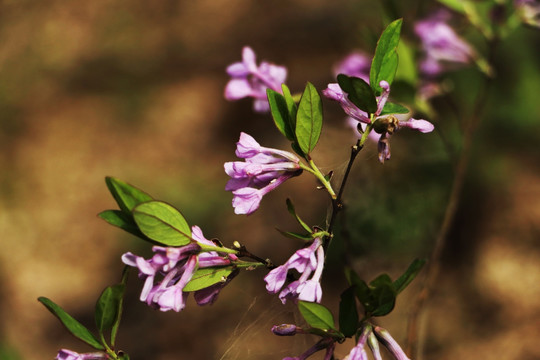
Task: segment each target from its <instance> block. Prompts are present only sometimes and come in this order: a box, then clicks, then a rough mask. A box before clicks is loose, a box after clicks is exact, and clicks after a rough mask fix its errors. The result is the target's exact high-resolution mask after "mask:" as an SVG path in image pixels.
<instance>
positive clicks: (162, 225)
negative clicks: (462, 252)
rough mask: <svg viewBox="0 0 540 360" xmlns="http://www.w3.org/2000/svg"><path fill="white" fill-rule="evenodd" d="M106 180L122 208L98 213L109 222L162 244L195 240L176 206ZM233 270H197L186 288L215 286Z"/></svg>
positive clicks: (179, 243)
mask: <svg viewBox="0 0 540 360" xmlns="http://www.w3.org/2000/svg"><path fill="white" fill-rule="evenodd" d="M105 182H106V184H107V187H108V188H109V191H110V192H111V194H112V196H113V197H114V199H115V200H116V203H117V204H118V206H119V207H120V210H105V211H103V212H101V213H99V215H98V216H99V217H100V218H102V219H103V220H105V221H106V222H108V223H109V224H111V225H113V226H116V227H119V228H120V229H122V230H125V231H127V232H128V233H130V234H133V235H135V236H137V237H139V238H141V239H142V240H145V241H147V242H150V243H152V244H157V245H160V246H183V245H187V244H189V243H190V242H192V241H194V240H193V238H192V237H191V228H190V226H189V224H188V222H187V221H186V219H185V218H184V216H183V215H182V213H181V212H180V210H178V209H176V208H175V207H174V206H172V205H170V204H168V203H166V202H163V201H159V200H154V199H153V198H152V197H151V196H150V195H148V194H147V193H145V192H144V191H142V190H140V189H138V188H136V187H135V186H132V185H130V184H128V183H126V182H124V181H122V180H119V179H116V178H113V177H106V178H105ZM222 250H225V248H223V249H222ZM233 271H235V268H234V267H232V266H229V267H221V268H218V267H212V268H202V269H198V270H197V271H196V272H195V274H193V277H192V278H191V280H190V282H189V283H188V284H187V285H186V287H185V288H184V291H186V292H192V291H197V290H200V289H204V288H206V287H209V286H211V285H214V284H216V283H218V282H221V281H223V279H225V278H227V277H228V276H229V275H231V273H232V272H233Z"/></svg>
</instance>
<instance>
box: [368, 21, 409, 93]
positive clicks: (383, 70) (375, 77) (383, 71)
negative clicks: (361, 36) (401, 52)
mask: <svg viewBox="0 0 540 360" xmlns="http://www.w3.org/2000/svg"><path fill="white" fill-rule="evenodd" d="M402 22H403V20H402V19H398V20H395V21H393V22H392V23H390V25H388V26H387V27H386V29H385V30H384V31H383V33H382V34H381V37H380V38H379V41H378V42H377V48H376V49H375V55H374V56H373V60H372V62H371V69H370V71H369V83H370V85H371V88H372V89H373V92H374V93H375V95H379V94H380V93H381V92H382V89H381V87H380V85H379V83H380V82H381V81H382V80H386V81H387V82H388V84H390V85H391V84H392V81H393V80H394V77H395V75H396V71H397V66H398V54H397V52H396V48H397V46H398V43H399V36H400V33H401V24H402Z"/></svg>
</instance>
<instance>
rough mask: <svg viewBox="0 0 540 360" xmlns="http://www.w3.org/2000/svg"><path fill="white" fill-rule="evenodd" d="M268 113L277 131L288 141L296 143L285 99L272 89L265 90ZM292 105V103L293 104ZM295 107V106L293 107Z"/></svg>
mask: <svg viewBox="0 0 540 360" xmlns="http://www.w3.org/2000/svg"><path fill="white" fill-rule="evenodd" d="M266 95H267V97H268V104H269V105H270V112H271V113H272V118H273V119H274V124H275V125H276V127H277V128H278V130H279V131H280V132H281V133H282V134H283V136H285V137H286V138H287V139H289V140H290V141H296V138H295V134H294V127H293V124H292V121H291V120H292V119H293V117H291V113H290V112H289V108H288V106H287V101H286V100H285V97H284V96H283V95H281V94H280V93H278V92H277V91H274V90H272V89H267V90H266ZM293 104H294V102H293ZM295 106H296V105H295Z"/></svg>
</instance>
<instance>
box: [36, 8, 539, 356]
mask: <svg viewBox="0 0 540 360" xmlns="http://www.w3.org/2000/svg"><path fill="white" fill-rule="evenodd" d="M442 2H444V3H446V4H447V5H449V6H450V7H452V9H453V10H454V11H457V12H458V13H461V14H462V15H465V16H466V17H467V18H468V19H469V20H470V21H471V23H472V24H473V25H474V26H477V28H478V29H479V31H481V32H482V33H483V34H485V35H486V38H487V39H488V40H489V42H490V44H494V42H495V41H498V40H499V37H500V36H502V34H503V33H504V32H503V31H499V30H497V29H498V28H497V26H494V25H493V24H489V23H486V22H485V21H483V20H479V19H481V18H482V17H481V16H479V13H478V11H477V10H478V9H476V8H474V6H473V5H471V4H469V3H467V4H466V5H463V4H461V2H455V1H453V0H444V1H442ZM516 6H518V9H519V12H520V16H522V17H525V18H526V23H528V24H530V23H531V22H533V20H534V18H535V16H536V14H532V12H533V10H534V7H533V5H532V4H531V3H529V2H523V1H520V2H518V3H517V5H516ZM475 9H476V10H475ZM531 9H532V10H531ZM449 21H450V15H449V13H448V12H447V11H439V12H437V13H435V14H432V15H431V16H429V17H426V18H425V19H423V20H420V21H418V22H417V23H416V25H415V26H414V31H415V33H416V35H417V36H418V37H419V40H420V43H421V47H422V55H421V60H420V61H419V66H418V70H419V71H418V72H417V73H415V76H416V77H415V79H414V82H415V84H414V85H417V87H418V90H417V92H416V93H415V94H413V95H414V96H412V98H413V99H414V102H413V104H409V106H410V107H411V108H409V107H407V106H404V105H401V104H398V103H397V102H393V99H392V98H391V88H392V85H393V83H394V80H395V78H396V73H397V69H398V52H399V51H398V50H399V48H398V46H399V43H400V37H401V28H402V24H403V23H402V20H401V19H397V20H395V21H392V22H391V23H390V24H388V26H387V27H386V28H385V29H384V31H383V32H382V34H381V36H380V38H379V41H378V42H377V46H376V49H375V52H374V55H373V57H372V58H371V59H370V58H369V57H368V55H366V53H364V52H355V53H353V54H352V55H351V56H349V57H347V58H346V59H345V60H344V61H343V62H341V63H340V64H339V65H338V66H337V67H336V68H335V70H334V71H335V75H336V82H335V83H330V84H328V86H327V88H326V89H324V90H323V91H322V94H323V98H327V99H329V100H331V101H333V102H336V103H337V104H339V106H340V107H341V109H342V110H343V112H344V113H345V115H347V117H348V122H349V123H352V124H353V127H354V129H355V131H356V134H357V136H358V139H357V140H356V142H355V144H353V145H352V146H351V152H350V157H349V160H348V163H347V166H346V169H345V171H344V174H343V177H342V179H341V182H340V183H339V184H334V183H333V179H332V174H333V172H330V173H328V174H324V173H323V172H322V171H321V170H320V167H319V166H318V165H317V159H316V157H315V156H314V155H313V151H314V149H315V147H316V146H317V144H318V142H319V139H320V137H321V134H322V127H323V111H322V100H323V99H322V98H321V96H320V95H319V92H318V91H317V89H316V88H315V86H314V85H313V84H311V83H309V82H308V83H307V84H306V86H305V88H304V90H303V92H302V94H301V96H300V97H298V96H296V95H292V94H291V91H290V90H289V88H288V86H287V85H286V84H285V80H286V78H287V69H286V68H285V67H284V66H278V65H274V64H272V63H269V62H266V61H263V62H261V63H260V65H257V62H256V55H255V52H254V51H253V50H252V49H251V48H250V47H244V48H243V50H242V60H241V61H240V62H236V63H233V64H232V65H230V66H229V67H227V69H226V71H227V73H228V74H229V75H230V76H231V79H230V81H229V82H228V83H227V85H226V86H225V92H224V96H225V98H226V99H228V100H238V99H241V98H245V97H250V98H253V99H254V103H253V108H254V110H255V111H257V112H269V113H270V115H271V117H272V119H273V121H274V124H275V126H276V128H277V129H278V131H279V132H280V133H281V134H282V135H283V136H284V137H285V138H286V139H287V140H288V141H289V142H290V144H291V149H292V151H286V150H282V149H275V148H270V147H265V146H262V145H261V144H259V142H258V141H257V140H255V138H253V137H252V136H251V135H249V134H247V133H245V132H241V133H240V136H239V140H238V142H237V143H236V151H235V154H236V156H237V157H238V158H239V159H240V160H237V161H229V162H226V163H225V164H224V171H225V173H226V174H227V175H228V176H229V177H230V179H229V180H228V182H227V184H226V185H225V190H226V191H230V192H231V193H232V207H233V209H234V212H235V213H236V214H239V215H250V214H253V213H254V212H255V211H257V210H258V209H259V207H260V206H261V202H262V199H263V197H264V196H266V195H268V194H270V193H271V192H272V191H273V190H274V189H276V188H277V187H278V186H280V185H281V184H283V183H284V182H286V181H288V180H290V179H292V178H295V177H297V176H301V175H304V174H309V175H308V176H310V175H311V176H313V177H314V178H315V180H316V182H317V185H318V188H320V189H324V190H325V191H326V192H327V193H328V196H329V201H330V205H331V213H330V218H329V221H328V223H327V224H326V226H325V227H320V226H317V225H310V224H308V223H306V222H305V221H304V220H302V218H301V216H300V215H299V214H298V213H297V212H296V209H295V207H294V205H293V203H292V201H291V200H290V199H287V210H288V212H289V213H290V214H291V215H293V216H294V218H295V219H296V221H297V222H298V223H299V225H300V226H301V228H302V230H303V232H302V233H293V232H285V231H282V234H284V235H286V236H288V237H294V238H296V239H300V240H302V241H303V245H302V246H301V247H300V248H299V249H298V250H296V251H295V252H294V253H293V254H291V255H290V257H289V258H288V260H287V261H285V262H284V263H283V264H281V265H277V266H276V265H274V264H273V263H272V261H271V260H270V259H266V258H264V257H261V256H259V255H255V254H252V253H251V252H250V251H248V250H247V249H246V247H245V246H244V245H242V244H241V243H240V242H238V241H233V243H232V246H230V247H227V246H225V245H223V244H222V243H221V242H220V241H218V240H216V239H213V240H209V239H207V238H206V237H205V235H204V234H203V231H202V229H201V228H199V227H198V226H196V225H190V224H189V223H188V221H187V220H186V218H185V217H184V215H183V214H182V213H181V212H180V210H178V209H176V208H175V207H174V206H172V205H170V204H168V203H166V202H163V201H160V200H156V199H154V198H153V197H152V196H150V195H149V194H147V193H146V192H144V191H142V190H141V189H138V188H136V187H134V186H132V185H130V184H128V183H126V182H124V181H122V180H119V179H116V178H113V177H107V178H106V184H107V187H108V189H109V191H110V193H111V195H112V196H113V198H114V200H115V201H116V203H117V205H118V209H115V210H105V211H103V212H102V213H100V214H99V216H100V218H102V219H103V220H105V221H106V222H107V223H109V224H111V225H113V226H115V227H118V228H120V229H122V230H124V231H126V232H128V233H130V234H132V235H134V236H136V237H138V238H140V239H141V240H143V241H145V242H147V243H148V244H151V245H152V252H153V254H152V256H151V257H150V258H144V257H142V256H139V255H136V254H133V253H131V252H126V253H125V254H123V255H122V258H121V261H122V262H123V263H124V264H125V265H126V269H128V268H135V269H136V270H137V275H138V278H139V280H140V281H141V283H142V285H141V288H142V289H141V292H140V296H139V299H140V301H142V302H144V303H145V304H147V305H148V306H150V307H152V308H154V309H159V310H160V311H163V312H167V311H170V310H173V311H176V312H179V311H182V310H184V309H185V308H186V306H187V300H188V298H189V294H190V293H193V298H194V299H195V302H196V303H197V305H199V306H204V305H211V304H213V303H214V302H215V301H217V299H218V296H219V294H220V292H221V291H225V290H224V289H225V288H226V286H227V284H229V283H230V282H231V281H233V280H234V279H236V278H237V277H239V278H241V276H239V275H240V273H241V272H242V271H243V270H245V271H253V270H256V269H259V270H262V271H267V274H266V275H265V277H264V282H265V288H266V291H267V292H268V293H269V294H271V295H277V297H278V298H279V300H280V301H281V302H282V303H283V304H285V303H286V302H293V303H295V304H297V306H298V310H299V312H300V314H301V315H302V317H303V319H304V322H305V325H302V326H300V325H297V324H281V325H276V326H274V327H272V332H273V333H274V334H275V335H279V336H295V335H297V334H298V335H302V334H311V335H316V336H318V337H319V340H318V341H316V342H315V344H314V345H313V346H312V347H310V348H309V349H307V350H306V351H305V352H304V353H302V354H300V355H299V356H296V357H286V358H284V360H285V359H307V358H308V357H310V356H311V355H312V354H314V353H316V352H318V351H323V350H324V351H325V355H324V358H325V359H326V360H331V359H335V356H334V352H335V349H336V347H337V346H338V345H340V344H342V343H343V342H344V341H345V340H346V339H347V338H353V337H354V339H355V346H354V347H353V348H352V349H350V351H349V353H348V355H347V356H346V357H345V358H344V359H348V360H364V359H367V358H368V351H369V352H370V353H371V356H372V357H373V358H374V359H376V360H377V359H382V356H381V351H380V347H381V346H382V347H384V348H386V349H387V350H388V352H389V354H390V355H391V356H392V357H393V358H394V359H398V360H403V359H409V357H408V356H407V355H406V352H405V351H403V349H402V348H401V346H400V345H399V344H398V342H396V341H395V340H394V338H393V337H392V336H391V335H390V333H389V332H388V331H387V330H385V329H383V328H381V327H380V326H378V325H377V324H376V320H375V318H377V317H381V316H386V315H388V314H390V313H391V312H392V310H393V309H394V307H395V305H396V301H397V298H398V296H399V294H400V293H401V292H402V291H403V290H404V289H405V288H406V287H407V286H408V285H409V284H410V283H411V282H412V281H413V280H414V278H415V277H416V276H417V275H418V274H419V272H420V271H421V270H422V268H423V267H424V265H425V264H426V261H425V260H421V259H416V260H413V261H412V262H411V264H410V265H409V267H408V268H407V269H405V271H404V272H403V273H402V274H401V275H400V276H399V277H397V278H396V279H392V278H391V277H390V276H389V275H387V274H381V275H379V276H377V277H375V278H374V279H373V280H371V281H370V282H366V281H364V280H362V278H361V277H360V275H359V274H357V273H356V271H355V270H354V269H352V268H348V267H346V268H345V269H344V277H345V279H346V281H347V287H346V288H345V289H344V290H343V291H342V292H341V294H340V304H339V312H338V317H337V318H338V321H337V324H336V322H335V320H334V315H333V313H332V311H331V310H330V309H328V308H327V307H325V306H324V305H323V302H324V298H325V297H324V296H323V284H321V277H322V275H323V272H324V268H325V262H326V257H327V254H328V252H329V245H330V243H331V241H332V240H333V238H334V226H335V222H336V219H337V216H338V214H339V213H340V212H341V211H342V209H343V197H344V192H345V188H346V186H347V183H348V180H349V175H350V173H351V171H352V168H353V164H354V162H355V161H356V159H357V157H358V154H359V153H360V151H361V150H362V149H364V148H365V147H366V146H369V142H370V141H371V140H372V141H373V142H376V143H377V150H378V160H379V162H380V163H382V164H384V163H385V162H386V161H388V160H390V159H391V151H390V138H391V136H393V135H394V134H395V133H397V132H398V131H401V130H402V129H404V128H408V129H412V130H417V131H419V132H420V133H430V132H432V131H433V130H434V129H435V126H434V125H433V123H432V122H431V121H433V120H434V119H431V121H428V120H424V119H416V118H413V117H412V115H413V114H415V113H417V112H418V110H420V111H422V112H423V113H424V114H428V115H434V116H435V115H436V112H435V111H434V110H433V109H432V108H431V105H430V103H429V101H430V100H431V99H432V98H433V97H435V96H440V95H442V94H444V89H443V87H442V86H441V85H440V78H441V77H442V76H444V74H445V73H447V72H448V71H453V70H456V69H459V68H461V67H464V66H469V65H472V64H476V65H477V66H478V68H479V69H480V70H481V71H483V72H484V73H485V74H486V75H488V76H492V75H493V74H494V72H493V71H492V69H491V66H490V64H489V62H488V61H486V60H484V58H483V57H482V56H481V55H480V54H479V52H478V51H477V50H475V49H474V47H473V46H472V45H470V44H469V43H467V42H466V41H465V40H464V39H462V38H461V37H460V36H459V35H458V34H457V33H456V32H455V31H454V30H453V29H452V27H451V26H450V25H449ZM501 26H502V25H501ZM508 27H510V26H509V25H508ZM403 46H406V45H403ZM489 60H491V59H489ZM488 81H490V80H489V79H488ZM482 96H485V95H482ZM482 99H483V97H482ZM483 106H484V102H483V100H482V101H479V102H478V103H477V106H476V108H475V110H474V112H473V115H472V117H473V118H472V119H471V121H470V122H469V124H468V126H469V127H468V128H467V131H466V132H465V134H464V144H465V145H464V149H463V152H462V155H461V158H460V162H459V165H458V168H457V172H456V175H455V179H454V188H453V190H452V194H451V199H450V202H449V204H448V208H447V211H446V215H445V219H444V222H443V226H442V227H441V230H440V234H439V237H438V239H437V242H436V245H435V249H434V254H433V255H432V257H431V258H430V262H431V264H430V267H429V269H430V271H429V272H428V278H427V279H428V281H426V283H424V290H423V292H424V294H423V296H422V297H419V299H422V301H424V300H425V298H426V297H427V295H426V293H429V288H430V286H431V282H432V281H433V277H434V276H435V275H436V273H437V272H436V270H432V269H434V268H435V269H436V265H437V262H438V257H439V255H440V249H441V246H442V244H443V243H444V239H445V237H446V235H447V232H448V227H449V224H450V222H451V220H452V219H453V216H454V212H455V207H456V201H457V197H458V196H459V193H460V192H461V187H462V184H463V179H464V174H465V169H466V165H467V161H468V155H467V154H468V148H469V147H470V145H471V143H472V137H473V133H474V128H475V126H474V125H475V124H476V123H477V121H479V118H480V111H481V109H482V107H483ZM411 109H412V110H411ZM314 188H315V186H314ZM127 274H128V271H127V270H126V271H124V273H123V276H122V280H121V282H120V283H119V284H117V285H113V286H110V287H107V288H106V289H105V291H104V292H103V293H102V295H101V296H100V298H99V299H98V301H97V304H96V310H95V318H96V327H97V331H98V335H97V336H96V335H95V334H94V333H93V332H91V331H90V330H89V329H88V328H86V327H85V326H84V325H82V324H81V323H79V322H78V321H77V320H75V319H74V318H73V317H71V316H70V315H69V314H67V313H66V312H65V311H64V310H63V309H62V308H61V307H60V306H58V305H57V304H55V303H54V302H52V301H51V300H49V299H47V298H44V297H41V298H39V301H40V302H41V303H42V304H43V305H44V306H45V307H46V308H47V309H48V310H49V311H51V312H52V313H53V314H54V315H55V316H56V317H58V318H59V320H60V321H61V322H62V324H63V325H64V326H65V327H66V328H67V330H68V331H69V332H71V333H72V334H73V335H74V336H76V337H77V338H78V339H80V340H81V341H83V342H85V343H86V344H87V345H89V346H90V347H92V348H93V349H94V350H96V351H94V352H89V353H77V352H74V351H71V350H67V349H62V350H60V351H59V352H58V354H57V357H56V358H57V359H65V360H77V359H80V360H82V359H129V356H128V355H127V354H126V353H125V352H123V351H121V350H117V348H116V345H115V340H116V334H117V331H118V327H119V323H120V318H121V314H122V305H123V297H124V292H125V287H126V284H127ZM238 281H240V280H238ZM422 301H418V302H417V307H416V308H415V310H414V311H413V316H412V321H411V324H412V325H410V327H409V346H408V349H407V353H409V355H411V354H412V353H414V352H415V350H414V348H413V346H412V345H411V344H410V343H411V341H412V342H414V341H415V339H416V320H417V318H418V314H419V312H420V309H421V308H422V307H423V302H422ZM418 304H420V305H418ZM411 329H412V330H411ZM106 333H107V334H109V337H108V338H107V337H106V336H105V334H106ZM411 339H412V340H411Z"/></svg>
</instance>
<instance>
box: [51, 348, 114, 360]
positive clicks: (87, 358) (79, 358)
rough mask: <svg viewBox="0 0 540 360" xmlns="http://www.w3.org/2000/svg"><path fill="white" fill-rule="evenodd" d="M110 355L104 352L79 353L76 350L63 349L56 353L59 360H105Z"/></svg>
mask: <svg viewBox="0 0 540 360" xmlns="http://www.w3.org/2000/svg"><path fill="white" fill-rule="evenodd" d="M108 358H109V357H108V356H107V354H105V353H102V352H93V353H85V354H79V353H76V352H75V351H71V350H67V349H61V350H60V351H58V354H57V355H56V359H57V360H105V359H108Z"/></svg>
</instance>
